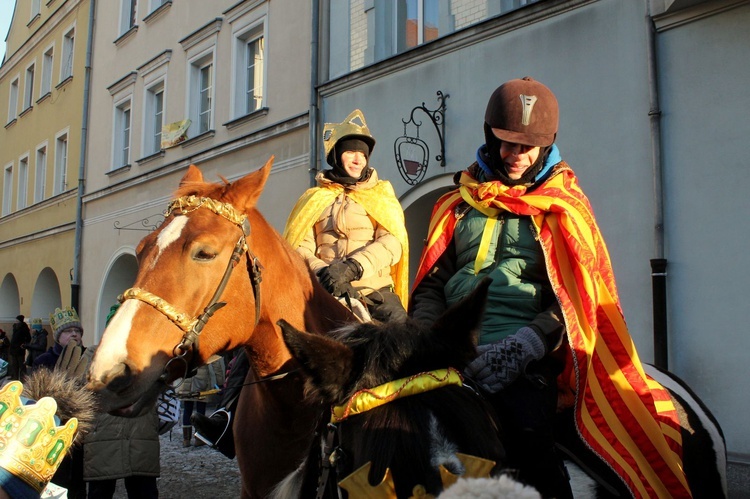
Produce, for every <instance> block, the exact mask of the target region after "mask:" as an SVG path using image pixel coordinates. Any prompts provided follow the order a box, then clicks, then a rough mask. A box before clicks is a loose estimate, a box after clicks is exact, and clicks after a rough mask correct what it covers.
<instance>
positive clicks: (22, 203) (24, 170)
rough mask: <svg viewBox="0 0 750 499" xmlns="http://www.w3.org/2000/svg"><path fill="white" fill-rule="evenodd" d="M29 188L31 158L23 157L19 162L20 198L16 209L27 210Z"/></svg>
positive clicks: (17, 200)
mask: <svg viewBox="0 0 750 499" xmlns="http://www.w3.org/2000/svg"><path fill="white" fill-rule="evenodd" d="M28 187H29V157H28V156H23V157H21V159H19V160H18V198H17V199H16V209H17V210H22V209H24V208H26V191H27V189H28Z"/></svg>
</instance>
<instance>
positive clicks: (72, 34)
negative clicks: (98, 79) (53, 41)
mask: <svg viewBox="0 0 750 499" xmlns="http://www.w3.org/2000/svg"><path fill="white" fill-rule="evenodd" d="M75 42H76V30H75V28H71V29H69V30H68V31H66V32H65V34H64V35H63V43H62V60H61V61H60V81H65V80H66V79H68V78H70V77H71V76H73V51H74V49H75Z"/></svg>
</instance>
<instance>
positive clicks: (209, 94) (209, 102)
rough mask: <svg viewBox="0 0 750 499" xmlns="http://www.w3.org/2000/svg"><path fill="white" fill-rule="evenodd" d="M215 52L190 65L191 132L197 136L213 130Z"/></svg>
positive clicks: (199, 58)
mask: <svg viewBox="0 0 750 499" xmlns="http://www.w3.org/2000/svg"><path fill="white" fill-rule="evenodd" d="M213 80H214V55H213V51H210V52H208V53H207V54H204V55H203V56H202V57H198V58H196V59H194V60H193V61H191V63H190V91H189V93H188V95H189V96H190V104H189V105H190V120H191V122H192V123H191V125H190V130H191V131H192V132H193V133H191V135H193V136H196V135H200V134H202V133H205V132H208V131H209V130H212V129H213V103H214V81H213Z"/></svg>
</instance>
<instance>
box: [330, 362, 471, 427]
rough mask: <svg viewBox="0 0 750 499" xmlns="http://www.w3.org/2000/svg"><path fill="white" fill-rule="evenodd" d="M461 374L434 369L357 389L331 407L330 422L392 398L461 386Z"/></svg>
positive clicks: (367, 409)
mask: <svg viewBox="0 0 750 499" xmlns="http://www.w3.org/2000/svg"><path fill="white" fill-rule="evenodd" d="M461 384H462V378H461V374H460V373H459V372H458V371H457V370H456V369H454V368H452V367H449V368H447V369H436V370H434V371H428V372H423V373H419V374H415V375H413V376H409V377H408V378H401V379H397V380H394V381H389V382H388V383H385V384H382V385H380V386H376V387H375V388H366V389H364V390H359V391H358V392H357V393H355V394H354V395H352V397H351V398H350V399H349V401H348V402H347V403H346V405H337V406H333V407H331V423H338V422H340V421H343V420H344V419H346V418H348V417H349V416H351V415H353V414H359V413H362V412H365V411H369V410H370V409H373V408H375V407H379V406H381V405H384V404H387V403H388V402H391V401H392V400H396V399H398V398H401V397H408V396H410V395H417V394H419V393H423V392H427V391H430V390H434V389H435V388H440V387H442V386H447V385H458V386H461Z"/></svg>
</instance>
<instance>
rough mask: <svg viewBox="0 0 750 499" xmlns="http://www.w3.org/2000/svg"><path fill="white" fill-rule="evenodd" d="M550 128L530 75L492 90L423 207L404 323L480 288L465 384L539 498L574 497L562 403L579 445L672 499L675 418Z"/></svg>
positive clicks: (546, 94) (541, 91)
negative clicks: (454, 166) (560, 442)
mask: <svg viewBox="0 0 750 499" xmlns="http://www.w3.org/2000/svg"><path fill="white" fill-rule="evenodd" d="M558 118H559V110H558V102H557V98H556V97H555V95H554V94H553V93H552V91H551V90H550V89H549V88H548V87H547V86H545V85H544V84H542V83H540V82H538V81H535V80H534V79H532V78H530V77H525V78H522V79H514V80H510V81H508V82H505V83H503V84H502V85H500V86H499V87H498V88H497V89H496V90H495V91H494V92H493V93H492V95H491V97H490V99H489V101H488V103H487V107H486V112H485V116H484V139H485V140H484V144H483V145H482V146H481V147H480V148H479V150H478V151H477V154H476V161H475V162H474V163H473V164H472V165H471V166H469V168H468V169H466V170H465V171H462V172H459V173H458V174H457V175H456V177H455V181H456V184H457V187H456V188H455V189H454V190H452V191H450V192H448V193H447V194H444V195H443V196H442V197H441V198H440V199H438V201H437V202H436V204H435V207H434V209H433V214H432V217H431V220H430V228H431V230H430V233H429V234H428V236H427V239H426V246H425V248H424V249H423V252H422V256H421V261H420V265H419V268H418V270H417V273H416V278H415V283H414V286H413V291H412V295H411V301H410V305H409V314H410V315H411V316H412V317H413V318H414V319H416V320H418V321H424V322H426V323H431V322H432V321H434V320H435V319H436V318H437V317H439V316H440V314H441V313H442V312H443V311H444V310H445V309H446V308H447V307H449V306H450V305H451V304H453V303H456V302H457V301H459V300H460V299H461V298H463V297H465V296H466V295H468V294H469V292H470V291H471V290H472V289H474V287H475V286H476V285H477V284H478V282H479V281H480V280H482V279H484V278H488V277H489V278H491V279H492V283H491V285H490V290H489V296H488V300H487V305H486V310H485V314H484V316H483V319H482V325H481V331H480V332H479V337H478V341H479V346H478V349H477V350H478V356H477V358H476V359H475V360H474V361H473V362H472V363H470V365H469V366H468V367H467V368H466V370H465V374H466V375H467V377H468V378H469V379H473V380H474V382H476V384H478V385H479V387H480V388H481V389H482V390H483V391H485V392H486V393H487V395H488V397H489V400H490V401H491V403H492V404H493V405H494V407H495V408H496V409H497V413H498V414H499V415H500V417H501V422H502V426H503V428H504V430H505V431H504V443H505V444H506V450H507V453H508V462H507V466H508V467H509V468H514V469H518V470H520V473H519V479H520V480H521V481H522V482H524V483H526V484H529V485H532V486H534V487H535V488H536V489H538V490H539V491H540V493H541V494H542V495H543V496H544V497H557V498H566V497H572V493H571V489H570V484H569V482H568V477H567V474H566V470H565V469H564V467H563V463H562V460H561V458H560V456H559V455H558V453H557V452H556V450H555V444H554V431H553V419H554V418H555V416H556V413H557V411H558V409H562V408H570V407H571V406H573V407H574V411H571V413H572V414H573V415H574V417H575V420H576V423H577V427H578V430H579V432H580V434H581V436H582V438H584V440H585V441H586V443H587V444H588V445H589V446H590V447H591V448H592V449H594V450H595V451H596V452H597V453H599V454H600V456H601V457H602V458H603V459H604V460H605V461H607V462H608V463H619V464H618V466H619V465H620V464H622V463H627V466H628V467H632V469H634V470H635V472H634V473H633V474H631V476H628V477H624V478H626V479H627V480H631V482H630V483H631V486H633V487H635V488H638V487H645V489H643V490H649V489H648V487H650V486H653V484H654V483H656V482H657V481H658V482H660V483H659V484H658V485H657V490H669V491H671V493H674V494H675V495H676V496H680V495H682V493H683V492H684V488H683V487H686V485H684V484H685V483H686V481H685V480H684V474H683V473H682V466H681V462H679V461H680V452H676V451H675V450H678V451H679V446H680V443H679V442H677V441H675V440H672V438H671V437H672V436H673V435H678V436H679V423H678V421H677V419H676V412H674V410H673V409H674V408H672V411H671V412H670V411H668V410H665V409H667V408H666V407H665V406H664V405H663V404H664V403H665V402H664V400H669V398H668V397H666V398H665V397H664V396H665V395H666V391H665V390H664V389H663V388H662V387H660V386H658V384H655V383H653V382H652V381H651V380H647V379H646V377H645V374H644V373H643V369H642V368H641V366H640V361H639V359H638V356H637V354H635V347H634V345H633V343H632V339H631V338H630V336H629V334H628V331H627V328H626V326H625V321H624V319H623V316H622V311H621V307H620V304H619V298H618V295H617V290H616V287H615V280H614V274H613V271H612V266H611V263H610V260H609V255H608V252H607V249H606V246H605V244H604V240H603V238H602V235H601V233H600V231H599V228H598V226H597V223H596V220H595V219H594V215H593V212H592V209H591V206H590V203H589V201H588V199H587V197H586V196H585V195H584V193H583V191H582V190H581V188H580V186H579V184H578V179H577V177H576V175H575V173H574V172H573V169H572V168H571V167H570V166H569V165H568V164H567V163H566V162H565V161H563V160H562V156H561V152H560V149H559V148H558V146H557V145H556V144H555V139H556V136H557V132H558ZM625 379H627V380H628V381H627V382H626V381H624V380H625ZM584 414H585V416H584ZM606 415H612V418H609V417H607V416H606ZM587 418H591V419H587ZM623 432H624V433H626V434H627V435H628V438H627V439H626V442H625V443H624V444H623V445H622V446H619V445H618V446H616V447H613V446H612V445H611V443H612V442H614V441H617V440H618V436H619V435H621V434H622V433H623ZM620 441H621V442H622V441H623V440H622V439H620ZM654 475H655V476H654ZM644 484H646V485H644Z"/></svg>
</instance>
